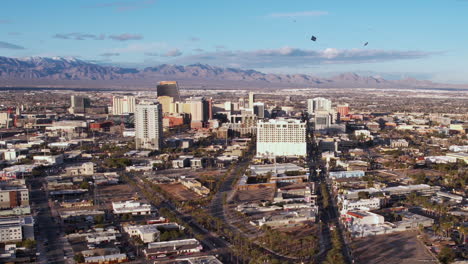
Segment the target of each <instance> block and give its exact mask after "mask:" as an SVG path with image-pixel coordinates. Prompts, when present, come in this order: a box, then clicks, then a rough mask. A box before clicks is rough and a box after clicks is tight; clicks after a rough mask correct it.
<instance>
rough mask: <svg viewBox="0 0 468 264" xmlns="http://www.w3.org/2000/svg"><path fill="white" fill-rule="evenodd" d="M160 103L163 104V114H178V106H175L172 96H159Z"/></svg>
mask: <svg viewBox="0 0 468 264" xmlns="http://www.w3.org/2000/svg"><path fill="white" fill-rule="evenodd" d="M158 102H159V103H160V104H161V107H162V112H163V113H164V114H166V113H176V110H175V108H176V104H174V98H173V97H170V96H158Z"/></svg>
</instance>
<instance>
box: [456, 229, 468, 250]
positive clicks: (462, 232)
mask: <svg viewBox="0 0 468 264" xmlns="http://www.w3.org/2000/svg"><path fill="white" fill-rule="evenodd" d="M458 232H459V233H460V236H461V241H462V244H463V245H465V244H466V235H467V234H468V227H467V226H460V227H459V228H458Z"/></svg>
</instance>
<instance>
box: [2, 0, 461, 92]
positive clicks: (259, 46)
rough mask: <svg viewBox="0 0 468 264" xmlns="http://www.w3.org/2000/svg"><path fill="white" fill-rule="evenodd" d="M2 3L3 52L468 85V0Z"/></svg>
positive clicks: (141, 64)
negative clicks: (344, 74)
mask: <svg viewBox="0 0 468 264" xmlns="http://www.w3.org/2000/svg"><path fill="white" fill-rule="evenodd" d="M1 9H2V12H0V55H1V56H8V57H25V56H73V57H78V58H80V59H83V60H88V61H93V62H97V63H102V64H116V65H122V66H131V67H144V66H154V65H158V64H162V63H173V64H191V63H198V62H200V63H207V64H212V65H217V66H224V67H241V68H253V69H257V70H260V71H263V72H275V73H307V74H312V75H319V76H320V75H330V74H334V73H339V72H347V71H353V72H358V73H362V74H370V75H381V76H383V77H387V78H400V77H415V78H419V79H430V80H433V81H438V82H449V83H468V67H466V65H467V61H468V45H467V44H468V19H467V18H466V14H467V13H468V1H465V0H404V1H399V0H393V1H375V0H373V1H367V0H366V1H365V0H362V1H361V0H356V1H349V0H342V1H336V0H328V1H312V0H305V1H302V0H290V1H284V0H281V1H275V0H269V1H263V0H256V1H253V0H249V1H247V0H236V1H219V0H218V1H214V0H203V1H192V0H171V1H169V0H155V1H153V0H80V1H79V0H66V1H65V0H41V1H37V0H22V1H13V0H11V1H7V0H4V1H2V3H1ZM311 35H315V36H316V37H317V41H316V42H313V41H311V40H310V37H311ZM365 42H369V44H368V45H367V46H364V45H363V44H364V43H365Z"/></svg>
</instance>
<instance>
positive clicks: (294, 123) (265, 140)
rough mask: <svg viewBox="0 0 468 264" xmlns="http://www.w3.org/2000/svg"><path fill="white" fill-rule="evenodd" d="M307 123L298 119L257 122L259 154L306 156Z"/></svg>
mask: <svg viewBox="0 0 468 264" xmlns="http://www.w3.org/2000/svg"><path fill="white" fill-rule="evenodd" d="M306 154H307V144H306V123H305V122H301V121H300V120H296V119H270V120H268V121H261V120H260V121H258V122H257V156H306Z"/></svg>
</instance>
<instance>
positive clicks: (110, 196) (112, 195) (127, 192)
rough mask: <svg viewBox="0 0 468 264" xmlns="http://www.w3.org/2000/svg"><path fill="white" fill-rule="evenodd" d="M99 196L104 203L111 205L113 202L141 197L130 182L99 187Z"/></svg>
mask: <svg viewBox="0 0 468 264" xmlns="http://www.w3.org/2000/svg"><path fill="white" fill-rule="evenodd" d="M98 188H99V189H98V197H99V200H100V202H101V203H102V204H108V205H109V206H110V205H111V202H118V201H127V200H131V199H132V198H139V196H138V194H137V193H136V192H135V191H134V190H133V189H132V187H131V186H130V185H128V184H118V185H109V186H99V187H98Z"/></svg>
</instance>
